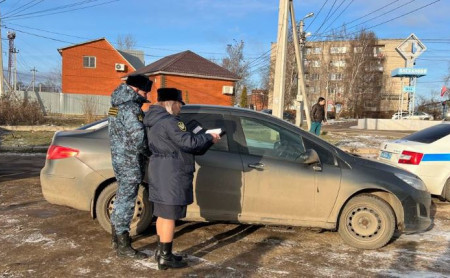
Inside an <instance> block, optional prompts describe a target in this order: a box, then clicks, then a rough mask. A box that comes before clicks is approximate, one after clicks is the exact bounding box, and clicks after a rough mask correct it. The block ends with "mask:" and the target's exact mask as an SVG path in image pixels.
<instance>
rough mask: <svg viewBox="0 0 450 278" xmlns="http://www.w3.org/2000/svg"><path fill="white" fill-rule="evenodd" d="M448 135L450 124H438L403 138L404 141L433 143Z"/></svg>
mask: <svg viewBox="0 0 450 278" xmlns="http://www.w3.org/2000/svg"><path fill="white" fill-rule="evenodd" d="M449 134H450V124H439V125H435V126H432V127H429V128H426V129H424V130H420V131H418V132H415V133H413V134H411V135H408V136H406V137H404V138H403V139H404V140H408V141H414V142H420V143H427V144H428V143H433V142H435V141H437V140H439V139H441V138H442V137H445V136H447V135H449Z"/></svg>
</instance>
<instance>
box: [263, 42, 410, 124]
mask: <svg viewBox="0 0 450 278" xmlns="http://www.w3.org/2000/svg"><path fill="white" fill-rule="evenodd" d="M403 41H404V39H379V40H377V41H376V43H375V44H374V45H369V46H367V47H366V48H365V49H363V47H362V46H358V44H357V43H355V41H311V42H309V41H308V42H307V43H306V46H305V48H304V50H303V51H304V69H305V84H306V94H307V96H308V101H309V105H310V106H312V105H313V104H314V103H316V102H317V99H318V98H319V97H320V96H322V97H325V98H326V99H327V110H328V112H329V113H330V115H333V114H340V115H341V116H344V115H349V116H353V115H354V113H353V115H352V112H353V111H355V110H356V109H360V111H359V112H358V113H357V114H358V116H364V117H390V116H391V115H392V113H393V112H395V111H398V110H399V109H400V107H402V108H403V109H402V110H408V103H409V100H408V94H407V93H402V87H403V86H404V85H408V82H409V80H408V79H406V78H403V79H401V78H395V77H391V71H392V70H394V69H396V68H400V67H405V60H404V59H403V57H402V56H401V55H400V54H399V53H398V52H397V50H396V47H398V46H399V45H400V44H401V43H402V42H403ZM273 46H275V47H272V49H275V51H272V57H271V58H272V59H271V60H272V64H273V65H274V62H275V55H276V45H273ZM369 48H370V49H369ZM362 52H364V53H366V54H365V55H361V54H362ZM367 53H369V54H367ZM361 56H364V57H365V58H364V59H365V62H364V63H361V64H363V66H361V67H360V68H359V69H358V71H359V76H360V77H358V78H359V79H360V80H359V82H360V83H361V84H360V85H359V87H357V88H355V86H353V87H352V88H351V86H352V85H353V82H355V69H356V67H358V66H360V65H359V64H358V63H359V62H360V61H358V59H359V58H358V57H361ZM288 57H289V56H288ZM291 59H292V58H291ZM361 73H362V74H361ZM362 79H364V80H362ZM272 93H273V92H272V91H271V92H269V103H271V100H272ZM402 97H403V100H402ZM269 106H270V104H269Z"/></svg>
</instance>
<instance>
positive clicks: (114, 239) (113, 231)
mask: <svg viewBox="0 0 450 278" xmlns="http://www.w3.org/2000/svg"><path fill="white" fill-rule="evenodd" d="M111 247H112V249H113V250H117V234H116V229H115V228H114V225H112V224H111Z"/></svg>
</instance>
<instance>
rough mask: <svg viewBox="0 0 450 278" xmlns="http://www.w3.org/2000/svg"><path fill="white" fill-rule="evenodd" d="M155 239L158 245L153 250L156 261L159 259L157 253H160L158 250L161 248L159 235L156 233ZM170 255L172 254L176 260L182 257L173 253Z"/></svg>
mask: <svg viewBox="0 0 450 278" xmlns="http://www.w3.org/2000/svg"><path fill="white" fill-rule="evenodd" d="M156 240H157V242H158V246H157V247H156V251H155V261H158V260H159V253H160V251H159V250H160V249H161V242H160V241H159V235H156ZM172 255H173V258H174V259H175V260H176V261H181V260H182V259H183V256H177V255H175V254H172Z"/></svg>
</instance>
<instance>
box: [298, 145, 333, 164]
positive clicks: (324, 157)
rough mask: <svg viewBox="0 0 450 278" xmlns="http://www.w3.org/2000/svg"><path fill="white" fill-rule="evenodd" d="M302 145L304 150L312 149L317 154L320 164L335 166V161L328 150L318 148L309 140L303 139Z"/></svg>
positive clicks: (318, 146)
mask: <svg viewBox="0 0 450 278" xmlns="http://www.w3.org/2000/svg"><path fill="white" fill-rule="evenodd" d="M303 144H304V145H305V148H306V149H307V150H308V149H313V150H315V151H316V152H317V154H318V155H319V158H320V162H321V163H322V164H328V165H333V166H336V165H337V163H336V159H335V157H334V155H333V153H331V152H330V151H329V150H327V149H325V148H324V147H322V146H320V145H319V144H317V143H315V142H314V141H311V140H309V139H306V138H303Z"/></svg>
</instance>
